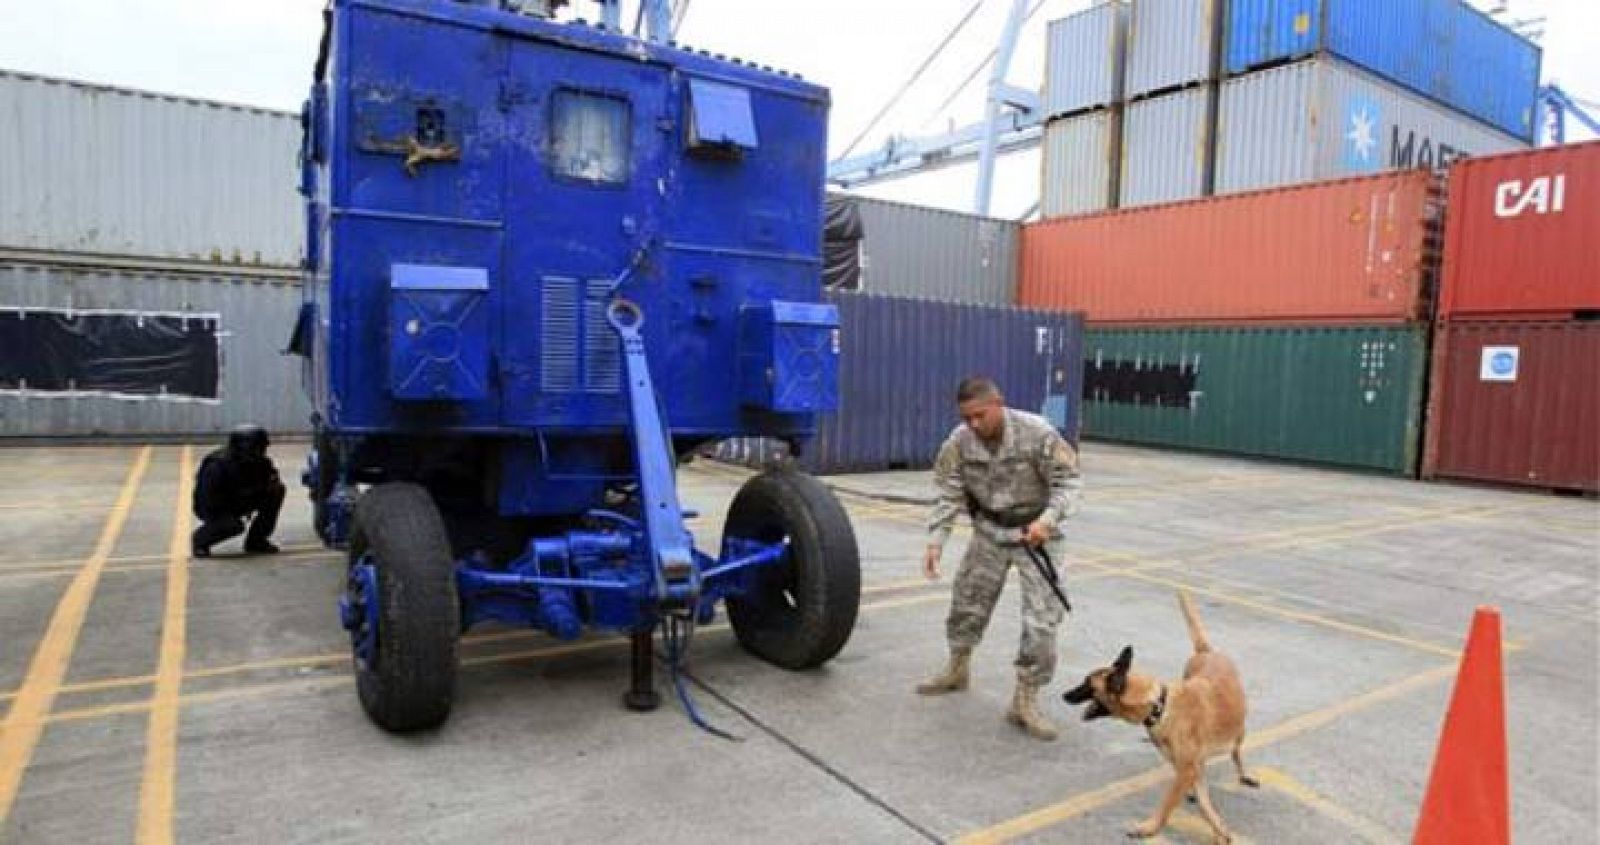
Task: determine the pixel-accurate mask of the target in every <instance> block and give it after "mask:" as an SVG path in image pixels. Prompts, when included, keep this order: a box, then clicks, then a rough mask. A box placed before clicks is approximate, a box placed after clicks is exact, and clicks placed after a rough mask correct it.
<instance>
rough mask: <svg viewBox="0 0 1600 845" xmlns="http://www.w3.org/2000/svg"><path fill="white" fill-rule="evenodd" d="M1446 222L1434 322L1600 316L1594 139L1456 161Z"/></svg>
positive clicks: (1599, 151)
mask: <svg viewBox="0 0 1600 845" xmlns="http://www.w3.org/2000/svg"><path fill="white" fill-rule="evenodd" d="M1445 219H1446V231H1447V234H1446V236H1445V263H1444V280H1443V286H1442V288H1441V290H1440V298H1439V314H1440V316H1441V317H1444V318H1447V319H1448V318H1460V317H1483V316H1493V315H1506V316H1511V315H1528V316H1534V315H1546V316H1557V317H1571V316H1573V315H1574V314H1576V313H1578V312H1597V311H1600V141H1592V142H1589V143H1587V144H1572V145H1570V146H1561V147H1550V148H1548V149H1543V150H1538V151H1534V152H1525V153H1518V154H1515V155H1507V156H1493V157H1489V158H1475V159H1468V160H1467V161H1464V162H1462V163H1460V164H1458V165H1456V166H1455V167H1453V168H1451V170H1450V210H1449V213H1448V214H1447V215H1446V217H1445ZM1597 437H1600V435H1597Z"/></svg>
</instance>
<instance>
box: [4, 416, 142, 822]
mask: <svg viewBox="0 0 1600 845" xmlns="http://www.w3.org/2000/svg"><path fill="white" fill-rule="evenodd" d="M150 452H151V448H150V447H149V446H145V447H144V448H142V449H140V450H139V455H138V457H137V458H135V459H134V462H133V466H132V467H130V468H129V469H128V476H127V478H126V480H124V481H123V483H122V492H121V494H119V495H118V496H117V501H116V504H114V505H113V506H112V508H111V513H110V515H109V516H107V517H106V523H105V527H104V528H103V529H102V530H101V532H100V540H99V542H98V543H96V544H95V548H94V552H93V554H91V555H90V557H89V560H88V561H87V562H86V563H84V565H83V569H82V570H80V571H79V572H78V575H77V577H76V578H74V579H73V580H72V583H71V584H70V585H68V586H67V589H66V592H65V593H63V594H62V596H61V600H60V601H59V602H57V603H56V609H55V613H54V614H52V615H51V617H50V625H49V627H48V628H46V629H45V633H44V637H43V638H42V639H40V641H39V646H38V648H37V649H36V650H35V651H34V654H33V659H32V661H30V662H29V664H28V673H27V675H26V676H25V677H24V680H23V682H22V687H21V688H20V689H19V690H18V691H17V694H16V698H15V699H14V700H13V701H12V702H11V709H10V710H9V711H8V712H7V713H6V718H5V721H4V722H0V827H3V825H4V823H5V820H6V818H7V817H8V816H9V815H10V813H11V805H12V803H13V802H15V801H16V798H17V790H18V788H19V787H20V786H21V785H22V775H23V772H25V771H26V770H27V768H28V763H29V762H31V761H32V759H33V751H34V748H35V747H37V746H38V744H39V736H40V734H41V733H42V732H43V730H44V725H43V721H42V720H43V719H44V717H46V716H47V715H49V713H50V709H51V707H53V706H54V704H55V698H56V693H57V691H58V690H59V689H60V687H61V680H62V678H64V677H65V676H66V674H67V666H68V664H70V663H71V662H72V653H73V651H74V650H75V649H76V648H77V645H78V634H79V632H80V631H81V630H82V629H83V619H84V616H85V615H86V614H87V613H88V610H89V600H90V599H91V598H93V597H94V590H95V587H96V585H98V584H99V582H100V571H101V569H103V568H104V567H105V562H106V558H108V557H110V556H111V550H112V549H113V548H115V547H116V545H117V540H118V539H120V538H121V536H122V528H123V526H124V525H126V524H127V521H128V511H129V510H131V509H132V507H133V501H134V498H135V497H136V496H137V495H138V493H139V488H140V487H141V486H142V485H143V484H144V474H145V470H146V469H148V468H149V466H150Z"/></svg>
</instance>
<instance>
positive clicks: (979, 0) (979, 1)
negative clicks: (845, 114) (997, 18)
mask: <svg viewBox="0 0 1600 845" xmlns="http://www.w3.org/2000/svg"><path fill="white" fill-rule="evenodd" d="M982 6H983V0H974V2H973V4H972V6H971V8H969V9H967V13H966V14H965V15H962V16H961V20H959V21H957V22H956V25H955V27H953V28H952V29H951V30H950V31H949V32H948V33H946V34H945V37H944V39H943V40H942V41H940V42H939V46H937V47H934V48H933V52H931V53H929V54H928V57H927V58H925V59H923V60H922V64H920V65H917V69H916V70H914V71H912V72H911V76H910V78H908V79H906V81H905V82H904V83H902V84H901V86H900V89H899V90H897V91H895V92H894V94H893V96H891V97H890V98H889V101H888V102H886V103H884V104H883V108H880V109H878V113H877V114H875V115H873V116H872V119H871V120H869V121H867V125H866V126H865V127H863V128H862V130H861V132H860V134H858V135H856V137H855V140H852V141H851V142H850V145H849V146H847V147H845V149H844V152H842V153H840V154H839V157H838V158H836V159H834V160H835V161H838V160H840V159H843V158H845V157H847V156H849V155H850V154H851V153H852V152H855V149H856V146H857V145H859V144H860V143H861V142H862V140H864V139H865V138H866V137H867V133H869V132H871V131H872V130H873V129H875V128H876V127H877V125H878V121H880V120H883V117H884V115H886V114H888V113H889V110H890V109H892V108H894V106H895V104H896V103H898V102H900V98H901V97H902V96H904V95H905V93H906V91H908V90H910V88H911V86H912V85H915V84H916V82H917V80H918V79H920V78H922V74H923V72H924V71H926V70H927V69H928V66H929V65H931V64H933V60H934V59H937V58H938V57H939V54H940V53H942V52H944V48H946V47H948V46H950V42H951V41H954V40H955V37H956V36H957V35H960V34H961V30H962V29H965V28H966V26H967V24H968V23H969V22H970V21H971V20H972V16H973V15H975V14H977V12H978V9H979V8H981V7H982Z"/></svg>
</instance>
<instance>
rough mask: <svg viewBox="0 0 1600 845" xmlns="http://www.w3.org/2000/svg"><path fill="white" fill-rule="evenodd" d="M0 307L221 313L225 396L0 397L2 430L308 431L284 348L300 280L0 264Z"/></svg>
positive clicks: (294, 366) (69, 433) (50, 433)
mask: <svg viewBox="0 0 1600 845" xmlns="http://www.w3.org/2000/svg"><path fill="white" fill-rule="evenodd" d="M0 307H4V308H7V309H26V308H40V309H44V308H51V309H74V310H104V311H127V312H164V313H195V314H217V315H220V318H221V319H220V325H219V331H218V335H219V337H220V338H221V343H220V346H221V353H222V360H221V367H220V382H221V383H220V401H214V402H202V401H192V400H172V399H157V398H149V399H125V398H112V397H108V396H64V395H52V394H48V393H32V392H30V393H20V394H19V393H8V394H4V395H0V437H82V436H91V437H151V436H169V437H180V436H196V435H199V436H210V435H215V434H218V433H221V432H225V431H227V430H228V429H230V428H232V427H233V426H234V425H237V424H239V423H245V422H253V423H257V424H259V425H263V426H266V427H267V428H268V429H269V430H271V431H273V432H277V433H280V434H281V433H293V434H298V433H303V432H306V431H307V430H309V428H310V424H309V421H310V414H311V407H310V404H309V403H308V402H307V401H306V399H305V397H304V394H303V393H302V391H301V387H300V372H301V367H300V361H301V359H299V358H295V357H290V356H286V355H283V354H281V350H282V349H283V348H284V347H285V345H287V343H288V340H289V334H290V331H291V329H293V327H294V320H295V315H296V314H297V313H298V311H299V307H300V287H299V285H298V284H296V283H295V282H294V281H293V280H292V279H282V278H280V279H263V278H260V277H248V278H247V277H242V276H229V275H227V274H226V272H225V271H218V272H216V273H214V274H210V275H203V274H189V273H176V272H151V271H134V270H118V269H113V268H107V267H67V266H55V265H47V264H28V263H16V262H5V263H0Z"/></svg>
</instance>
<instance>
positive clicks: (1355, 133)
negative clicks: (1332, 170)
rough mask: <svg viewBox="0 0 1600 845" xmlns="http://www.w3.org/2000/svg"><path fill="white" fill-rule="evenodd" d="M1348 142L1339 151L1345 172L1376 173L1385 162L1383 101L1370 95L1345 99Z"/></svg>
mask: <svg viewBox="0 0 1600 845" xmlns="http://www.w3.org/2000/svg"><path fill="white" fill-rule="evenodd" d="M1344 114H1345V121H1344V125H1345V131H1344V135H1343V141H1344V143H1343V144H1341V145H1340V146H1341V148H1342V149H1341V150H1340V152H1339V159H1340V161H1339V164H1340V169H1341V170H1342V171H1343V172H1344V173H1373V172H1376V171H1377V170H1378V168H1379V167H1380V166H1381V164H1382V163H1381V162H1380V161H1379V160H1378V145H1379V143H1380V141H1381V139H1380V137H1379V136H1380V134H1381V133H1382V132H1383V131H1384V130H1383V125H1384V123H1383V105H1382V104H1381V103H1379V102H1377V101H1376V100H1373V99H1371V98H1368V97H1360V96H1356V97H1351V98H1350V99H1348V100H1346V101H1345V104H1344Z"/></svg>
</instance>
